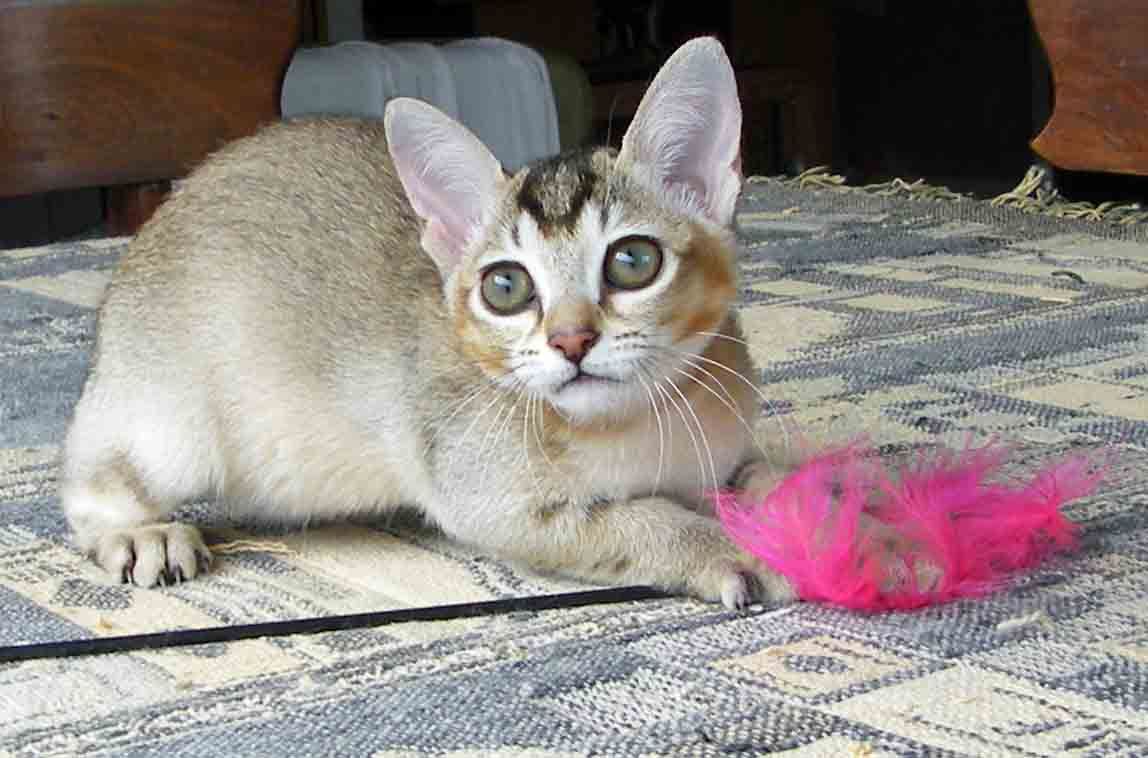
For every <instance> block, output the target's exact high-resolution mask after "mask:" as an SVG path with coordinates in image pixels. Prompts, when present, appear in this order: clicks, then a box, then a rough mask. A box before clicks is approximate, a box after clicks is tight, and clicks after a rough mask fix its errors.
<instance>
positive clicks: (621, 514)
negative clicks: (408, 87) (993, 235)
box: [60, 38, 792, 608]
mask: <svg viewBox="0 0 1148 758" xmlns="http://www.w3.org/2000/svg"><path fill="white" fill-rule="evenodd" d="M740 136H741V109H740V105H739V101H738V94H737V85H736V81H735V78H734V73H733V70H732V68H731V66H730V63H729V60H728V58H727V57H726V54H725V52H724V50H723V48H722V46H721V44H720V43H719V42H718V41H716V40H715V39H712V38H699V39H696V40H692V41H690V42H687V43H686V44H684V45H683V46H682V47H680V48H679V49H678V50H677V51H676V52H675V53H674V54H673V55H672V56H671V57H670V58H669V59H668V61H667V62H666V63H665V64H664V66H663V67H662V69H661V70H660V71H659V72H658V74H657V76H656V77H655V79H654V80H653V82H652V83H651V85H650V87H649V88H648V90H647V92H646V94H645V95H644V98H643V99H642V101H641V103H640V106H639V108H638V110H637V111H636V114H635V116H634V118H633V120H632V122H631V125H630V127H629V129H628V130H627V131H626V134H625V136H624V138H623V140H622V144H621V148H620V149H619V150H616V151H615V150H610V149H608V148H599V149H586V150H582V151H578V152H573V153H569V154H565V155H561V156H558V157H556V158H551V159H547V160H543V161H541V162H538V163H536V164H533V165H530V166H528V167H526V168H523V169H521V170H519V171H518V172H517V173H515V174H514V175H513V176H508V175H507V174H505V173H504V172H503V170H502V168H501V166H500V165H499V163H498V161H497V160H496V159H495V158H494V156H493V155H491V153H490V152H489V151H488V150H487V148H486V147H485V146H483V145H482V144H481V142H479V140H478V139H477V138H476V137H474V136H473V135H472V134H471V133H470V132H469V131H467V130H466V129H465V128H464V127H463V126H462V125H460V124H459V123H457V122H455V121H454V120H452V119H451V118H449V117H448V116H446V115H444V114H443V113H441V112H439V111H438V110H436V109H434V108H433V107H431V106H429V105H427V104H424V103H421V102H419V101H415V100H411V99H404V98H399V99H395V100H393V101H391V102H389V103H388V104H387V107H386V110H385V115H384V118H383V119H382V120H381V121H379V120H375V121H371V120H355V119H344V118H318V119H308V120H301V121H293V122H286V123H279V124H274V125H271V126H268V127H266V128H265V129H263V130H262V131H260V132H259V133H257V134H256V135H254V136H252V137H248V138H244V139H241V140H239V141H237V142H234V143H232V144H230V145H229V146H226V147H224V148H223V149H222V150H220V151H219V152H217V153H216V154H214V155H213V156H211V157H209V158H208V159H207V160H206V161H205V162H204V163H203V164H202V165H201V166H199V167H198V168H197V169H196V170H195V171H193V172H192V173H191V175H190V176H189V177H188V178H187V179H186V180H185V181H184V182H182V183H181V185H180V186H179V187H178V188H177V189H175V190H174V191H173V193H172V195H171V197H170V198H169V199H168V200H167V201H166V202H165V203H164V204H163V205H162V206H161V207H160V208H159V209H158V211H157V212H156V214H155V215H154V217H153V218H152V220H150V221H149V222H148V223H147V224H146V225H145V226H144V227H143V228H142V229H141V230H140V232H139V234H138V235H137V236H136V237H135V238H134V239H133V240H132V241H131V243H130V244H129V245H128V247H127V249H126V251H125V253H124V254H123V256H122V259H121V260H120V261H119V264H118V267H117V269H116V271H115V274H114V276H113V277H112V280H111V282H110V284H109V286H108V289H107V292H106V295H105V299H104V302H103V303H102V305H101V308H100V312H99V320H98V331H97V338H96V345H95V351H94V357H93V363H92V368H91V371H90V374H89V377H88V379H87V382H86V384H85V386H84V390H83V394H82V396H81V398H80V400H79V402H78V404H77V407H76V409H75V413H74V418H73V420H72V423H71V426H70V428H69V431H68V436H67V440H66V444H65V452H64V471H63V480H62V484H61V491H60V494H61V502H62V507H63V510H64V513H65V515H66V517H67V519H68V522H69V524H70V526H71V528H72V530H73V533H74V537H75V541H76V543H77V545H78V546H79V547H80V548H81V549H83V550H84V551H86V552H87V553H89V554H90V555H91V556H92V557H93V558H94V560H95V561H96V562H97V563H98V564H99V565H100V566H102V567H103V568H104V569H106V570H107V571H108V572H110V574H111V575H112V576H113V577H116V578H118V579H120V580H121V581H125V582H132V583H134V584H136V585H139V586H141V587H150V586H154V585H157V584H165V583H168V582H178V581H184V580H188V579H192V578H193V577H195V576H196V575H197V574H198V573H200V572H202V571H204V570H206V569H207V568H208V567H209V565H210V560H211V553H210V550H209V549H208V548H207V546H206V545H205V543H204V541H203V539H202V536H201V534H200V531H199V530H198V528H196V527H195V526H193V525H191V524H186V523H178V522H172V521H170V520H169V519H170V516H171V514H172V512H173V511H174V510H175V508H176V507H177V506H179V505H180V504H182V503H185V502H187V501H190V500H193V499H197V498H202V497H209V498H215V499H216V500H217V501H225V502H227V503H228V504H229V507H231V508H233V509H237V510H240V511H243V512H245V513H248V514H250V515H253V516H257V517H262V518H268V519H272V520H276V521H280V522H289V523H294V522H306V521H308V520H311V519H317V518H322V519H327V518H331V517H340V516H349V515H352V514H363V513H377V512H382V511H385V510H387V509H391V508H395V507H399V506H413V507H414V508H416V509H418V510H419V511H421V512H422V513H423V514H424V515H425V517H426V518H427V520H428V521H429V522H432V523H433V524H435V525H437V526H438V527H439V528H441V529H442V531H443V532H444V533H445V534H446V535H448V536H450V537H451V538H454V539H456V540H459V541H462V542H465V543H468V544H471V545H475V546H479V547H480V548H482V549H484V550H486V551H489V552H491V553H493V554H495V555H498V556H501V557H504V558H506V559H510V560H514V561H519V562H522V563H524V564H527V565H529V566H532V567H535V568H537V569H541V570H544V571H551V572H558V573H562V574H566V575H570V576H573V577H578V578H581V579H585V580H589V581H592V582H599V583H607V584H615V583H642V584H650V585H654V586H657V587H660V588H664V589H666V590H669V591H674V592H683V593H688V594H690V595H693V596H696V597H698V598H701V599H703V600H707V601H720V602H722V603H724V604H725V605H726V606H728V607H731V608H737V607H743V606H745V605H746V604H748V603H751V602H755V601H759V600H760V601H768V602H781V601H785V600H788V599H789V598H791V597H792V590H791V588H790V585H789V584H788V582H787V581H786V580H785V579H783V578H782V577H780V576H778V575H776V574H774V573H773V572H771V571H770V570H769V569H767V568H766V567H765V566H763V565H761V564H760V563H758V562H757V561H756V560H755V559H753V558H751V557H750V556H748V555H745V554H744V553H742V552H741V551H740V550H739V549H737V548H736V547H735V546H734V545H733V544H731V542H730V541H729V540H728V539H727V537H726V536H725V534H724V532H723V530H722V528H721V527H720V525H719V523H718V522H717V520H716V519H715V518H713V514H712V512H710V510H709V506H708V504H707V499H706V497H705V493H706V492H707V491H710V490H712V489H714V488H717V487H720V486H725V485H734V486H739V487H743V488H748V489H750V490H754V491H764V490H765V489H768V487H769V485H770V483H771V482H772V481H773V480H774V478H775V477H776V476H778V473H779V472H778V471H777V469H776V468H775V467H774V466H772V465H770V463H769V462H768V461H767V459H766V457H765V456H764V455H763V452H762V450H763V449H762V448H760V446H759V445H758V444H757V442H756V440H755V438H754V435H753V432H752V429H751V427H752V423H753V421H754V419H755V417H756V414H757V413H758V412H759V408H760V404H761V398H760V391H759V390H757V389H756V387H755V382H756V379H757V376H758V374H757V372H756V370H755V369H754V367H753V365H752V363H751V360H750V357H749V354H748V351H747V347H746V344H745V342H744V340H743V339H742V335H741V332H740V331H739V327H738V322H737V317H736V314H735V312H734V310H733V308H732V306H733V304H734V300H735V297H736V295H737V292H738V284H737V281H738V280H737V261H736V245H735V238H734V234H733V231H732V227H733V219H734V205H735V202H736V200H737V198H738V195H739V193H740V190H741V174H740Z"/></svg>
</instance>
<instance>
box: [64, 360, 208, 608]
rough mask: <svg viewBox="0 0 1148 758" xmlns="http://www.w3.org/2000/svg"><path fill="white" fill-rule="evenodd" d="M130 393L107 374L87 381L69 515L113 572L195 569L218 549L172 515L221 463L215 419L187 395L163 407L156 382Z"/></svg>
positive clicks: (71, 464)
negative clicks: (207, 418) (114, 387)
mask: <svg viewBox="0 0 1148 758" xmlns="http://www.w3.org/2000/svg"><path fill="white" fill-rule="evenodd" d="M149 394H150V395H151V398H150V399H149ZM128 396H129V397H130V395H128ZM124 397H125V395H124V394H117V395H116V397H115V398H112V397H109V396H108V395H107V394H106V387H104V386H101V385H100V383H99V382H98V381H96V382H90V383H89V386H88V387H86V388H85V391H84V396H83V397H82V398H81V400H80V402H79V404H78V405H77V408H76V416H75V418H74V419H73V422H72V426H71V428H70V429H69V431H68V439H67V442H66V444H65V451H64V470H63V481H62V484H61V487H60V501H61V505H62V506H63V510H64V515H65V516H66V517H67V520H68V523H69V525H70V526H71V527H72V531H73V535H74V540H75V543H76V545H77V546H78V547H79V548H80V549H81V550H83V551H84V552H86V553H87V554H88V555H90V556H91V557H92V558H93V559H94V560H95V562H96V563H97V564H99V565H100V566H101V567H103V568H104V569H105V570H106V571H108V572H109V573H110V574H111V575H112V577H113V578H115V579H118V580H120V581H124V582H132V583H134V584H136V585H138V586H141V587H152V586H155V585H157V584H167V583H170V582H179V581H183V580H185V579H192V578H194V577H195V576H196V575H197V574H199V573H200V572H201V571H203V570H204V569H206V568H207V566H208V565H209V564H210V561H211V552H210V551H209V550H208V548H207V546H206V545H205V544H204V542H203V537H202V535H201V534H200V532H199V529H197V528H196V527H195V526H192V525H190V524H180V523H171V522H169V521H168V519H169V517H170V515H171V513H172V511H173V510H175V508H176V507H177V506H179V505H180V504H181V503H183V502H186V501H187V500H189V499H191V498H192V497H195V496H197V495H200V494H203V493H204V492H205V491H206V490H207V489H208V487H209V484H210V482H211V481H212V478H213V477H212V473H213V471H216V470H217V469H218V466H217V465H215V463H214V459H213V458H212V457H211V455H210V454H209V453H210V451H211V450H212V449H214V447H215V445H214V444H213V442H212V440H211V439H210V437H211V429H210V425H209V424H205V423H203V421H204V416H203V414H189V413H188V412H187V411H188V410H189V404H187V403H185V404H183V405H182V406H178V408H179V410H174V411H173V410H172V409H171V408H164V407H161V406H160V405H159V404H157V403H156V402H155V393H154V392H153V393H147V394H145V393H144V392H139V393H137V395H136V396H135V398H133V399H132V400H131V401H129V402H125V401H123V398H124ZM113 400H119V402H113ZM197 421H198V422H199V423H195V422H197Z"/></svg>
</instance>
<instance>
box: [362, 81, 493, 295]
mask: <svg viewBox="0 0 1148 758" xmlns="http://www.w3.org/2000/svg"><path fill="white" fill-rule="evenodd" d="M383 128H384V129H385V130H386V133H387V147H388V149H389V150H390V153H391V160H392V161H393V162H394V164H395V170H396V171H397V172H398V175H399V181H400V182H402V185H403V189H404V190H406V193H407V199H409V200H410V202H411V206H412V207H413V208H414V210H415V213H417V214H418V215H419V216H420V217H421V218H422V219H423V220H424V221H426V227H425V228H424V230H423V235H422V246H423V249H424V250H426V251H427V253H429V254H430V256H431V258H433V259H434V262H435V264H436V265H437V266H438V268H439V270H440V271H441V272H442V274H443V276H446V275H448V274H450V272H451V271H453V270H454V268H455V266H456V265H457V264H458V261H459V259H460V258H461V257H462V254H463V252H464V251H465V250H466V248H467V245H469V244H470V242H471V241H472V240H473V239H474V236H475V235H476V234H477V233H478V232H479V230H480V229H481V228H482V226H483V223H484V222H485V221H486V219H487V216H488V214H489V213H490V212H491V211H492V210H493V208H494V203H495V201H496V199H497V196H498V188H499V185H500V184H501V183H502V182H503V181H504V175H503V172H502V166H501V165H500V164H499V162H498V160H497V159H496V158H495V157H494V156H493V155H492V154H491V152H490V150H488V149H487V148H486V146H485V145H483V144H482V142H481V141H479V139H478V137H475V136H474V135H473V134H472V133H471V132H470V131H469V130H468V129H467V128H466V127H464V126H463V125H462V124H460V123H458V122H457V121H455V120H454V119H452V118H451V117H450V116H447V115H446V114H445V113H443V112H442V111H440V110H438V109H437V108H435V107H434V106H432V105H428V104H427V103H424V102H422V101H421V100H415V99H413V98H409V97H400V98H395V99H394V100H391V101H390V102H388V103H387V107H386V111H385V113H384V115H383Z"/></svg>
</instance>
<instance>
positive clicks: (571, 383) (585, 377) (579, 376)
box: [557, 369, 619, 392]
mask: <svg viewBox="0 0 1148 758" xmlns="http://www.w3.org/2000/svg"><path fill="white" fill-rule="evenodd" d="M618 381H619V380H617V379H614V378H612V377H609V376H602V375H601V374H591V373H590V372H589V371H583V370H582V369H578V373H576V374H575V375H574V376H572V377H571V378H569V379H567V380H566V381H565V382H563V383H562V384H560V385H558V390H557V391H558V392H562V391H564V390H567V389H570V388H572V387H590V386H593V385H596V384H617V383H618Z"/></svg>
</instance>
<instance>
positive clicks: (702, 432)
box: [667, 381, 718, 492]
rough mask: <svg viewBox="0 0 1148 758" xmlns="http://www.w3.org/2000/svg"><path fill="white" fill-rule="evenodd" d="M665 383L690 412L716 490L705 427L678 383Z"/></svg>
mask: <svg viewBox="0 0 1148 758" xmlns="http://www.w3.org/2000/svg"><path fill="white" fill-rule="evenodd" d="M667 383H668V384H669V385H670V389H672V390H673V391H674V392H676V393H677V395H678V397H680V398H681V399H682V403H683V404H684V405H685V406H686V410H687V411H689V412H690V416H691V417H692V418H693V420H694V424H696V425H697V428H698V434H699V435H700V436H701V440H702V446H703V447H705V451H706V458H708V459H709V464H710V479H711V480H712V481H713V485H714V486H713V489H712V490H711V491H712V492H716V491H717V490H718V480H717V479H718V477H717V467H716V466H714V455H713V450H712V449H711V448H710V441H709V438H708V437H707V436H706V430H705V427H704V426H702V421H701V419H699V418H698V414H697V411H695V410H694V407H693V406H692V405H690V401H689V399H688V398H687V397H686V395H685V393H684V392H682V391H681V389H679V388H678V385H676V384H674V382H673V381H668V382H667ZM682 420H683V421H685V419H682ZM686 428H687V429H688V428H689V424H688V423H687V424H686ZM702 489H703V491H704V489H705V474H704V472H703V474H702Z"/></svg>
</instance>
